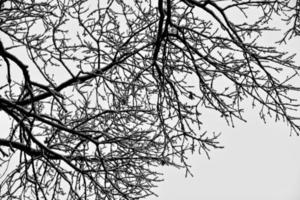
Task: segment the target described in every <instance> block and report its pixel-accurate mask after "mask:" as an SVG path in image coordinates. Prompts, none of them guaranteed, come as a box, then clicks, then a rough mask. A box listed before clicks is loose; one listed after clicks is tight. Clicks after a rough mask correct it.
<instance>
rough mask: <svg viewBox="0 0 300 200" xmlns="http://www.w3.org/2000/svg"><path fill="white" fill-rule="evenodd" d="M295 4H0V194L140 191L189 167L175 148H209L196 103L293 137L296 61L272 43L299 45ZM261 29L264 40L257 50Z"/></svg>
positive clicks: (5, 0)
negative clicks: (247, 114)
mask: <svg viewBox="0 0 300 200" xmlns="http://www.w3.org/2000/svg"><path fill="white" fill-rule="evenodd" d="M299 10H300V1H299V0H295V1H292V0H291V1H287V0H273V1H272V0H270V1H262V0H258V1H255V0H240V1H237V0H228V1H220V0H172V1H171V0H134V1H120V0H101V1H100V0H68V1H66V0H24V1H19V0H0V38H1V41H0V58H1V60H0V64H1V66H0V76H1V77H0V80H1V81H0V84H1V85H0V112H1V114H3V115H7V116H8V117H9V120H8V121H9V122H10V123H11V127H10V129H9V130H7V133H5V132H4V133H3V134H1V138H0V169H1V174H0V176H1V178H0V181H1V182H0V199H8V200H11V199H51V200H60V199H89V200H90V199H109V200H117V199H140V198H144V197H147V196H149V195H153V194H154V193H153V191H152V188H153V187H154V186H155V183H156V182H157V181H161V180H160V173H158V172H157V171H156V167H158V166H161V165H170V166H174V167H179V168H184V169H185V170H186V171H187V173H190V171H189V167H190V166H189V164H188V163H187V153H189V152H194V151H198V152H199V153H202V152H203V153H205V154H206V155H207V156H209V154H208V153H209V151H210V150H211V149H214V148H222V146H221V145H220V144H219V143H218V137H219V134H215V133H210V132H207V131H206V130H203V127H202V121H203V120H201V119H203V118H201V117H202V116H201V113H202V112H203V110H204V109H211V110H214V111H216V112H219V113H220V115H221V117H223V118H224V119H225V120H226V121H227V122H228V125H233V123H234V121H235V120H243V121H245V119H244V118H243V110H244V107H243V102H242V101H243V100H244V99H249V100H251V101H252V102H253V105H255V106H258V107H259V108H260V112H259V116H260V118H262V119H263V120H265V118H266V116H268V115H270V116H271V117H274V118H275V119H276V120H280V119H281V120H285V121H286V122H287V124H288V125H289V126H290V127H291V132H292V133H294V134H296V135H298V134H299V133H300V126H299V125H300V123H299V117H300V116H297V115H296V114H295V113H296V112H295V110H297V109H298V103H299V102H297V99H293V98H292V97H293V96H295V95H293V94H295V92H299V89H300V88H299V86H297V85H296V83H295V80H297V78H299V69H300V68H299V66H298V65H297V64H295V58H294V56H295V55H293V54H291V53H290V52H287V53H286V52H282V51H280V50H278V49H279V48H278V45H280V44H285V43H287V42H289V41H292V40H296V39H299V38H298V37H299V35H300V14H299ZM274 21H276V22H277V23H283V24H284V25H283V26H281V27H279V26H278V27H277V26H272V25H271V24H274V23H273V22H274ZM275 25H276V24H275ZM271 31H272V33H274V34H275V33H276V36H278V40H277V44H276V43H274V44H272V43H270V45H266V44H264V42H263V40H262V38H264V36H265V34H266V33H269V32H271ZM278 33H279V34H278ZM298 82H299V81H298ZM203 117H205V116H203ZM1 120H2V119H1ZM5 120H6V119H3V120H2V121H1V123H2V122H3V123H6V122H5ZM6 121H7V120H6Z"/></svg>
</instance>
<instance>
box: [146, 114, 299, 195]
mask: <svg viewBox="0 0 300 200" xmlns="http://www.w3.org/2000/svg"><path fill="white" fill-rule="evenodd" d="M257 111H258V110H257V109H254V110H253V109H250V108H249V109H248V110H246V113H245V116H246V119H248V122H247V123H242V122H241V123H236V127H235V128H230V127H228V126H226V124H225V122H223V121H222V120H221V119H219V118H218V115H215V114H213V113H212V112H211V113H206V116H207V117H206V119H205V127H207V129H208V130H215V131H217V132H218V131H222V133H223V134H222V136H221V138H220V141H221V143H222V144H223V145H224V146H225V149H221V150H212V152H211V154H210V155H211V160H208V159H207V158H206V157H205V155H200V156H199V155H197V154H195V155H193V156H191V158H190V160H189V161H190V164H191V165H192V166H193V167H192V172H193V174H194V177H188V178H185V174H184V170H181V171H180V170H177V169H173V168H170V167H166V168H164V169H161V171H162V172H164V173H165V175H164V179H165V181H163V182H161V183H160V184H158V188H156V189H155V191H156V193H157V194H158V195H159V197H155V196H154V197H151V198H148V199H147V200H165V199H172V200H182V199H188V200H199V199H204V200H299V199H300V190H299V188H300V137H297V136H295V135H293V136H290V130H289V127H287V126H286V124H285V123H284V122H276V123H275V122H274V119H273V120H272V119H269V120H268V122H267V124H265V123H264V122H263V121H262V120H260V119H259V117H258V112H257Z"/></svg>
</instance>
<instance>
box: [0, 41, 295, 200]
mask: <svg viewBox="0 0 300 200" xmlns="http://www.w3.org/2000/svg"><path fill="white" fill-rule="evenodd" d="M266 39H268V40H272V37H267V38H266ZM268 40H265V42H266V43H269V41H268ZM299 44H300V42H299V40H298V42H297V41H294V42H291V43H290V44H288V45H287V46H284V47H282V48H283V49H285V50H288V51H290V50H291V49H293V51H295V52H300V47H299ZM297 60H298V63H300V59H299V56H298V59H297ZM298 78H299V77H298ZM299 81H300V78H299ZM296 98H298V99H299V98H300V94H298V97H296ZM298 113H299V114H298V116H300V110H299V111H298ZM203 116H205V118H203V123H204V127H203V129H205V130H208V131H211V132H213V131H215V132H216V133H219V132H222V135H221V137H220V139H219V140H220V142H221V144H222V145H223V146H225V148H224V149H221V150H213V149H212V151H211V153H210V156H211V160H208V159H207V158H206V156H205V155H204V154H203V155H198V154H194V155H192V156H190V159H189V163H190V164H191V165H192V173H193V175H194V177H187V178H185V171H184V170H177V169H175V168H171V167H164V168H160V169H158V171H161V172H163V173H164V176H163V178H164V179H165V180H164V181H163V182H161V183H158V185H157V186H158V187H157V188H155V189H154V191H155V192H156V193H157V194H158V195H159V197H155V196H153V197H149V198H147V199H146V200H168V199H172V200H183V199H184V200H185V199H187V200H201V199H203V200H300V137H297V136H296V135H292V136H290V129H289V127H288V126H287V125H286V123H284V122H282V121H280V122H274V119H268V120H267V123H266V124H265V123H264V122H263V121H262V120H260V119H259V116H258V109H257V108H256V109H252V108H251V107H249V108H248V110H246V112H245V115H244V116H245V119H247V121H248V122H247V123H243V122H236V126H235V128H231V127H228V126H227V124H226V122H225V121H223V120H222V119H221V118H219V115H218V114H216V113H214V112H207V113H204V114H203ZM7 122H8V120H6V116H5V115H3V113H2V112H0V128H1V129H0V130H1V132H0V135H1V137H3V138H4V137H5V135H6V134H7V131H6V130H7V129H8V127H9V124H8V123H7ZM0 176H1V174H0Z"/></svg>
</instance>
